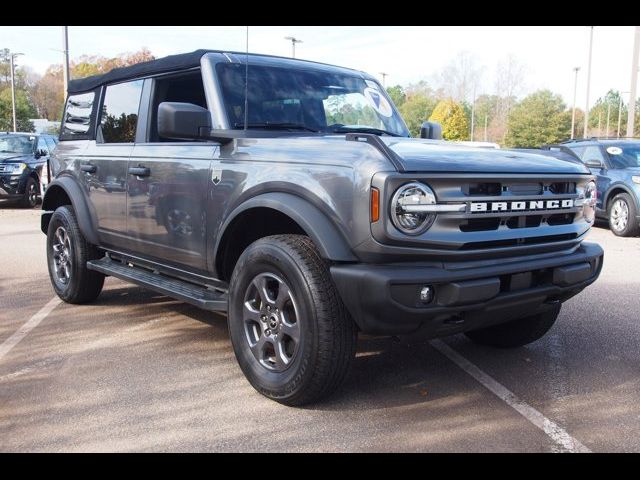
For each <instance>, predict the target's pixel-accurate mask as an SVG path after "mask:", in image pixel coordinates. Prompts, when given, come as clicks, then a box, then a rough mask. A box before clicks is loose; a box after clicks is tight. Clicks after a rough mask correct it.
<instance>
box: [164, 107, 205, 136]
mask: <svg viewBox="0 0 640 480" xmlns="http://www.w3.org/2000/svg"><path fill="white" fill-rule="evenodd" d="M210 132H211V114H210V113H209V110H207V109H206V108H202V107H200V106H198V105H194V104H192V103H180V102H162V103H161V104H160V105H158V134H159V135H160V136H161V137H164V138H174V139H180V140H193V139H200V138H208V137H209V135H210Z"/></svg>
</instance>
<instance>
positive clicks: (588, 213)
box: [582, 181, 598, 223]
mask: <svg viewBox="0 0 640 480" xmlns="http://www.w3.org/2000/svg"><path fill="white" fill-rule="evenodd" d="M597 199H598V189H597V188H596V182H594V181H591V182H589V183H587V184H586V185H585V187H584V203H583V204H582V215H583V216H584V219H585V220H586V221H587V222H589V223H593V222H594V220H595V219H596V200H597Z"/></svg>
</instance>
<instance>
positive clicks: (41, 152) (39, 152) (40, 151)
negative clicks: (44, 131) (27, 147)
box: [35, 149, 49, 158]
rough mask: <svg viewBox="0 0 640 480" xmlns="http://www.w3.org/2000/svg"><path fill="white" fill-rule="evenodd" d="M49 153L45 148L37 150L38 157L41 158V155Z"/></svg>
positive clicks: (44, 155)
mask: <svg viewBox="0 0 640 480" xmlns="http://www.w3.org/2000/svg"><path fill="white" fill-rule="evenodd" d="M47 155H49V154H48V153H47V152H45V151H44V150H42V149H40V150H36V155H35V157H36V158H40V157H46V156H47Z"/></svg>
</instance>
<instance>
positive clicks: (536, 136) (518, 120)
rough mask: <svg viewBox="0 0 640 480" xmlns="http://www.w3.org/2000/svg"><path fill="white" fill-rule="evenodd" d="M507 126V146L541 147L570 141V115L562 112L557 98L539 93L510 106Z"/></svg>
mask: <svg viewBox="0 0 640 480" xmlns="http://www.w3.org/2000/svg"><path fill="white" fill-rule="evenodd" d="M507 126H508V133H507V137H506V144H507V145H508V146H510V147H540V146H541V145H542V144H545V143H556V142H559V141H562V140H564V139H567V138H569V136H570V130H571V112H570V111H567V112H565V105H564V103H563V101H562V98H561V97H560V95H556V94H554V93H552V92H551V91H549V90H538V91H537V92H534V93H532V94H531V95H528V96H527V97H525V98H524V99H523V100H522V101H521V102H520V103H519V104H517V105H516V106H514V107H513V109H512V110H511V113H510V114H509V118H508V125H507Z"/></svg>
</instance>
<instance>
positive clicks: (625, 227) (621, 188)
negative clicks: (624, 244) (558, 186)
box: [543, 138, 640, 237]
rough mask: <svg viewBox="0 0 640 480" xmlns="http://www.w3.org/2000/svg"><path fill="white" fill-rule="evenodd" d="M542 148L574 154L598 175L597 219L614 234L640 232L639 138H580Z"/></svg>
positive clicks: (628, 234) (629, 235)
mask: <svg viewBox="0 0 640 480" xmlns="http://www.w3.org/2000/svg"><path fill="white" fill-rule="evenodd" d="M543 148H545V149H548V150H559V151H564V152H568V153H570V154H572V155H574V156H575V157H577V158H579V159H580V160H581V161H582V162H583V163H584V164H585V165H586V166H587V167H589V168H590V169H591V171H592V172H593V173H594V174H595V175H596V184H597V189H598V200H597V203H596V216H597V217H598V218H601V219H605V220H608V222H609V227H610V228H611V231H612V232H613V233H615V234H616V235H618V236H621V237H631V236H636V235H638V234H639V233H640V139H627V138H615V139H614V138H589V139H578V140H568V141H566V142H562V143H560V144H557V145H545V146H544V147H543Z"/></svg>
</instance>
